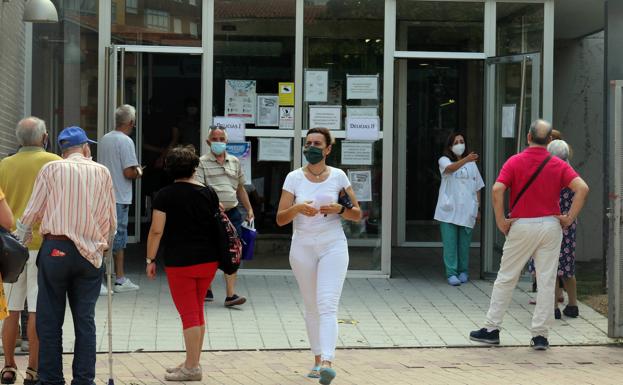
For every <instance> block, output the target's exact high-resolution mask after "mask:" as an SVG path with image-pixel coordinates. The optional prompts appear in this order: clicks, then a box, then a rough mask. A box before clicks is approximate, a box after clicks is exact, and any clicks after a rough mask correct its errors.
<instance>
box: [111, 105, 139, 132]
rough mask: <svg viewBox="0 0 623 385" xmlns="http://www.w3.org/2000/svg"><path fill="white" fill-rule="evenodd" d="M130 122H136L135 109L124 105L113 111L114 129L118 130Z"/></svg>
mask: <svg viewBox="0 0 623 385" xmlns="http://www.w3.org/2000/svg"><path fill="white" fill-rule="evenodd" d="M131 121H136V108H134V107H133V106H131V105H129V104H124V105H123V106H120V107H118V108H117V109H116V110H115V128H119V127H121V126H123V125H124V124H128V123H130V122H131Z"/></svg>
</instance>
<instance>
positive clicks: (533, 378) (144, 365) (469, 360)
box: [18, 345, 623, 385]
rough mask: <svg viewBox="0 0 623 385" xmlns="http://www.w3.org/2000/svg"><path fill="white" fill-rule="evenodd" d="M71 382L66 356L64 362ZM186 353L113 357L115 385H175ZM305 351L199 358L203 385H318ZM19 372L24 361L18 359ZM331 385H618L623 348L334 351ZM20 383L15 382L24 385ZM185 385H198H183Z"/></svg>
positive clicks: (101, 371) (100, 360)
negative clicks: (170, 376) (168, 373)
mask: <svg viewBox="0 0 623 385" xmlns="http://www.w3.org/2000/svg"><path fill="white" fill-rule="evenodd" d="M63 358H64V364H65V375H66V376H67V377H70V375H71V358H72V356H71V355H65V356H64V357H63ZM183 359H184V354H183V353H170V352H169V353H164V352H163V353H116V354H115V355H114V362H115V365H114V369H115V377H114V380H115V385H139V384H145V385H151V384H174V383H173V382H166V381H164V370H165V368H166V367H169V366H174V365H176V364H178V363H179V362H182V361H183ZM311 362H312V356H311V354H310V353H309V352H308V351H299V350H292V351H283V350H280V351H236V352H204V353H203V354H202V356H201V365H202V367H203V375H204V376H203V381H202V382H201V383H202V384H210V385H212V384H223V385H239V384H244V385H247V384H249V385H251V384H252V385H290V384H317V383H318V382H317V380H312V379H308V378H305V374H306V373H307V371H308V369H309V367H310V366H311V365H310V363H311ZM18 366H19V368H20V372H21V371H23V370H24V368H25V367H26V357H23V356H21V357H18ZM335 368H336V370H337V372H338V376H337V378H336V379H335V380H334V381H333V384H334V385H342V384H344V385H346V384H356V385H366V384H371V385H372V384H379V385H412V384H434V385H442V384H452V385H455V384H478V385H481V384H495V385H499V384H526V385H538V384H543V385H555V384H574V385H575V384H600V385H607V384H613V385H614V384H621V379H622V378H623V347H621V346H612V345H611V346H581V347H570V346H565V347H555V348H552V349H550V350H548V351H545V352H535V351H533V350H532V349H530V348H528V347H498V348H422V349H349V350H338V352H337V354H336V361H335ZM96 376H97V379H96V384H98V385H99V384H106V383H107V382H108V365H107V355H106V354H100V355H98V357H97V373H96ZM21 381H22V379H21V378H19V379H18V383H21ZM187 384H200V383H199V382H188V383H187Z"/></svg>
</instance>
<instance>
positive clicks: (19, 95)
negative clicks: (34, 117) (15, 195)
mask: <svg viewBox="0 0 623 385" xmlns="http://www.w3.org/2000/svg"><path fill="white" fill-rule="evenodd" d="M24 4H25V2H24V1H21V0H20V1H10V2H8V3H7V2H4V1H0V158H1V157H5V156H6V155H7V154H9V153H12V152H15V150H16V149H17V142H16V140H15V125H16V124H17V122H18V121H19V120H20V119H21V118H22V117H23V114H24V49H25V38H24V35H25V25H24V22H23V21H22V16H23V14H24Z"/></svg>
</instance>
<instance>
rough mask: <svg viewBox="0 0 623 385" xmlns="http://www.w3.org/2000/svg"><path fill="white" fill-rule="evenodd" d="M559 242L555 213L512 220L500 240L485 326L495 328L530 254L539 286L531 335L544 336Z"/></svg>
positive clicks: (550, 311)
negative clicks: (500, 244) (496, 268)
mask: <svg viewBox="0 0 623 385" xmlns="http://www.w3.org/2000/svg"><path fill="white" fill-rule="evenodd" d="M561 242H562V228H561V227H560V222H559V221H558V219H557V218H555V217H541V218H523V219H519V220H517V221H516V222H514V223H513V224H512V226H511V228H510V231H509V232H508V235H507V237H506V242H504V249H503V253H502V260H501V262H500V270H499V271H498V276H497V278H496V280H495V283H494V284H493V292H492V293H491V304H490V306H489V311H488V312H487V320H486V322H485V327H486V328H487V329H499V328H500V326H501V324H502V319H503V318H504V314H505V313H506V310H507V309H508V305H509V304H510V301H511V299H512V296H513V290H514V289H515V286H517V281H518V280H519V276H520V274H521V271H522V270H523V268H524V267H525V266H526V263H527V262H528V260H529V259H530V257H531V256H533V257H534V264H535V268H536V278H537V282H538V285H539V290H538V293H537V297H536V306H535V308H534V313H533V315H532V327H531V332H532V336H533V337H536V336H543V337H546V338H547V334H548V329H549V327H550V324H551V322H552V320H553V318H554V290H555V287H556V274H557V271H558V259H559V256H560V243H561Z"/></svg>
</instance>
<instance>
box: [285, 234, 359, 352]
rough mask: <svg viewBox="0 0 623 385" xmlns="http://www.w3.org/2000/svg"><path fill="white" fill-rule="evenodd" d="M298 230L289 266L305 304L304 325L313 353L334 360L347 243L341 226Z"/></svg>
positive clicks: (345, 267) (293, 241)
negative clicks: (322, 230) (320, 229)
mask: <svg viewBox="0 0 623 385" xmlns="http://www.w3.org/2000/svg"><path fill="white" fill-rule="evenodd" d="M338 230H339V231H337V230H335V229H332V230H331V231H325V232H322V233H311V234H310V233H302V232H296V231H295V233H294V235H293V236H292V245H291V247H290V266H291V267H292V272H293V273H294V276H295V277H296V281H297V282H298V285H299V289H300V291H301V295H302V297H303V302H304V304H305V325H306V326H307V336H308V338H309V343H310V345H311V350H312V352H313V353H314V355H320V356H321V359H322V360H323V361H333V358H334V357H335V345H336V344H337V336H338V327H337V309H338V304H339V302H340V296H341V294H342V287H343V285H344V279H345V278H346V270H348V244H347V242H346V236H345V235H344V232H343V231H342V229H341V228H340V229H338Z"/></svg>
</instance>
